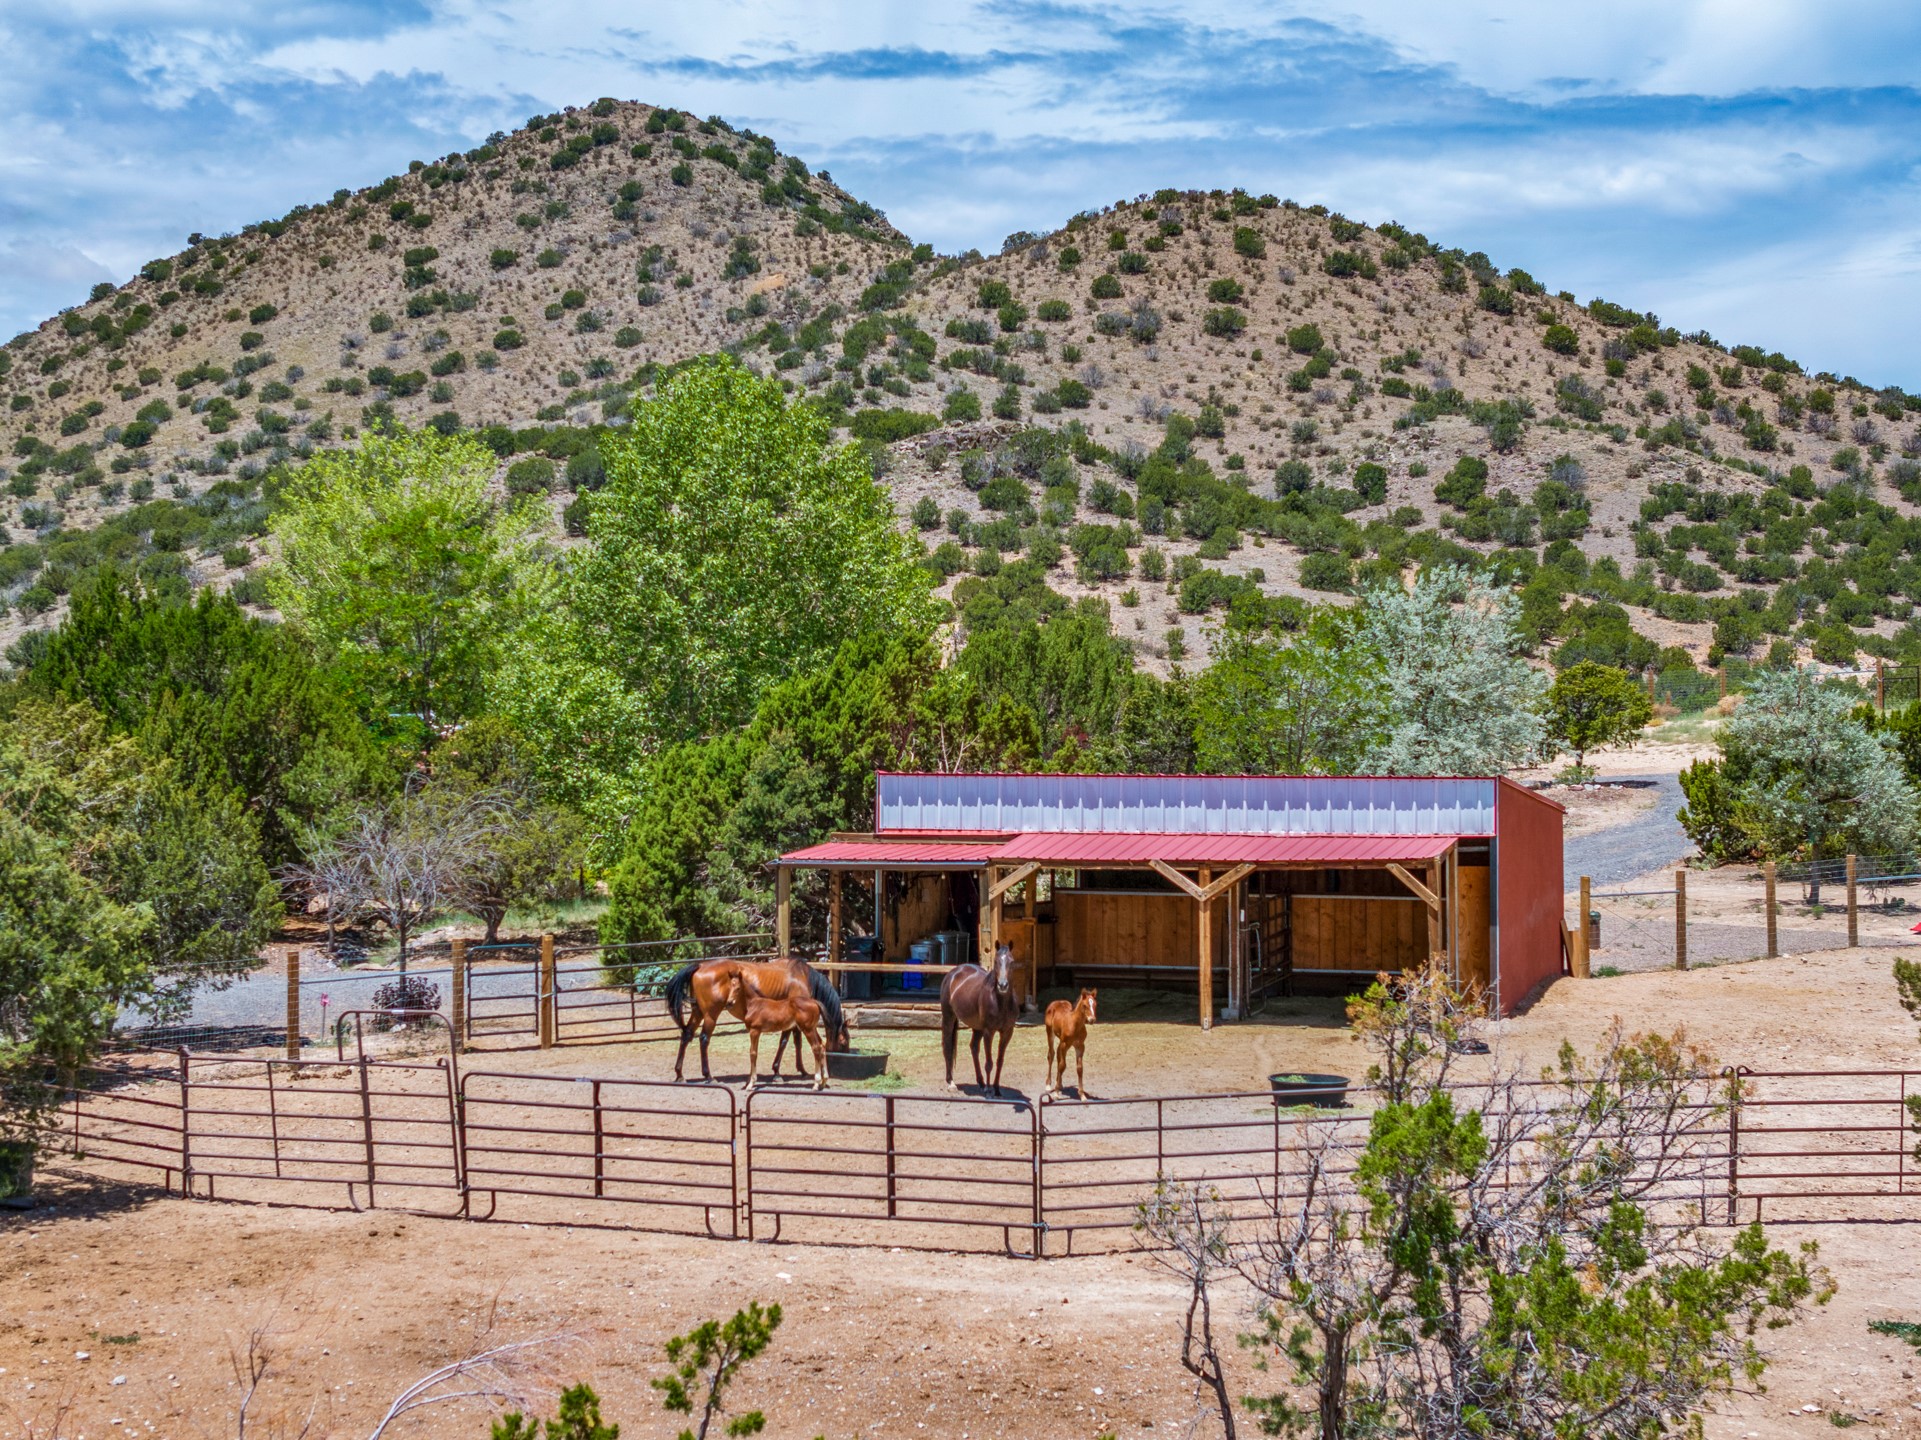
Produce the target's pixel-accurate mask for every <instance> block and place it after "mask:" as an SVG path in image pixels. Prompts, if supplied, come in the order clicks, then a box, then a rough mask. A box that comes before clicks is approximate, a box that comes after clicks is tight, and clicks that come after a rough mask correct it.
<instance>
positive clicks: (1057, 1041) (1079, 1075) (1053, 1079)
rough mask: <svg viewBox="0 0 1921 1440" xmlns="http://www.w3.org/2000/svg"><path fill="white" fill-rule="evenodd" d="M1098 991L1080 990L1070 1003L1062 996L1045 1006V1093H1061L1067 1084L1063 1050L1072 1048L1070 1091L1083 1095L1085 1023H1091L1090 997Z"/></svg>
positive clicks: (1065, 1060)
mask: <svg viewBox="0 0 1921 1440" xmlns="http://www.w3.org/2000/svg"><path fill="white" fill-rule="evenodd" d="M1099 993H1100V992H1099V991H1098V990H1083V991H1081V998H1080V999H1079V1000H1076V1001H1075V1002H1074V1003H1073V1004H1071V1005H1070V1004H1069V1003H1068V1002H1067V1001H1065V1000H1056V1001H1055V1002H1054V1003H1053V1004H1052V1005H1049V1006H1048V1007H1047V1079H1046V1082H1045V1083H1044V1084H1043V1085H1042V1087H1041V1088H1042V1090H1043V1091H1044V1092H1045V1093H1047V1094H1049V1095H1059V1094H1061V1093H1062V1091H1063V1088H1064V1087H1065V1086H1066V1084H1067V1052H1068V1051H1069V1050H1072V1051H1073V1052H1074V1094H1075V1095H1077V1096H1078V1097H1080V1098H1081V1099H1082V1100H1085V1099H1086V1098H1087V1027H1088V1026H1089V1025H1092V1024H1093V1023H1094V997H1095V996H1096V995H1098V994H1099ZM1057 1045H1058V1047H1059V1049H1058V1050H1057V1049H1056V1048H1055V1047H1056V1046H1057ZM1057 1055H1058V1057H1059V1065H1058V1068H1057V1067H1056V1064H1055V1057H1056V1056H1057Z"/></svg>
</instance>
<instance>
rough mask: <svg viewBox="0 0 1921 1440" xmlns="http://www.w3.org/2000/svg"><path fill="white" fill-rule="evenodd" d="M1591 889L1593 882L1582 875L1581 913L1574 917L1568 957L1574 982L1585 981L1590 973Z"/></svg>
mask: <svg viewBox="0 0 1921 1440" xmlns="http://www.w3.org/2000/svg"><path fill="white" fill-rule="evenodd" d="M1592 887H1593V882H1592V881H1590V880H1589V879H1588V877H1587V876H1585V875H1583V876H1582V877H1581V913H1580V914H1579V915H1576V916H1575V917H1574V954H1573V955H1572V956H1571V957H1570V958H1571V959H1572V960H1573V962H1574V978H1575V979H1576V980H1585V979H1587V978H1588V976H1589V975H1590V974H1591V973H1592V971H1591V970H1590V968H1589V966H1590V956H1589V955H1588V948H1587V942H1588V931H1587V924H1588V921H1587V917H1588V910H1589V907H1590V906H1591V905H1592V903H1593V902H1592V900H1591V899H1590V893H1589V892H1590V891H1591V889H1592Z"/></svg>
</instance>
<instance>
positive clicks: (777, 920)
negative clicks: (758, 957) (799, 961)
mask: <svg viewBox="0 0 1921 1440" xmlns="http://www.w3.org/2000/svg"><path fill="white" fill-rule="evenodd" d="M793 949H794V872H793V871H792V870H789V869H788V868H787V867H786V866H785V865H776V866H775V867H774V952H775V953H776V954H777V955H779V956H780V958H781V959H783V960H785V959H786V958H787V957H788V955H790V954H791V953H792V952H793Z"/></svg>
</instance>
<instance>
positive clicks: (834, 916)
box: [827, 870, 841, 989]
mask: <svg viewBox="0 0 1921 1440" xmlns="http://www.w3.org/2000/svg"><path fill="white" fill-rule="evenodd" d="M840 946H841V939H840V871H838V870H829V871H828V872H827V981H828V983H829V984H830V985H832V986H834V987H835V988H836V989H839V988H840V983H841V975H840Z"/></svg>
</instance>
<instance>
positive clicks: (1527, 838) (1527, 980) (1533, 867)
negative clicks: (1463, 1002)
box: [1494, 783, 1564, 1015]
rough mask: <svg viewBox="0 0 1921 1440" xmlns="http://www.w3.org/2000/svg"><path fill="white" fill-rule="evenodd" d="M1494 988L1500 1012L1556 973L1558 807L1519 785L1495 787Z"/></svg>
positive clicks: (1558, 958) (1558, 950)
mask: <svg viewBox="0 0 1921 1440" xmlns="http://www.w3.org/2000/svg"><path fill="white" fill-rule="evenodd" d="M1496 803H1497V807H1498V812H1497V824H1498V830H1497V836H1498V839H1497V842H1496V843H1497V847H1498V854H1499V861H1500V867H1501V872H1500V879H1499V888H1498V891H1497V893H1496V896H1495V911H1494V913H1495V916H1496V923H1497V925H1498V936H1497V943H1496V948H1495V959H1494V964H1495V967H1496V968H1495V990H1496V997H1497V1000H1498V1002H1499V1006H1500V1013H1501V1014H1503V1015H1509V1014H1512V1013H1513V1012H1514V1010H1515V1008H1516V1007H1517V1006H1519V1005H1520V1003H1521V1002H1522V1001H1523V1000H1525V999H1526V998H1527V997H1528V995H1529V994H1530V993H1531V992H1532V991H1533V990H1534V989H1535V988H1536V987H1537V986H1538V985H1540V984H1541V982H1542V981H1544V980H1551V979H1553V978H1554V977H1555V976H1557V975H1559V974H1560V973H1561V924H1562V918H1563V917H1562V886H1563V884H1564V881H1563V878H1562V875H1561V844H1562V819H1563V816H1562V811H1561V807H1560V806H1558V805H1555V804H1553V803H1552V802H1550V801H1547V800H1543V799H1541V798H1540V797H1539V796H1536V795H1534V794H1532V793H1530V792H1529V791H1526V790H1523V789H1522V788H1521V787H1520V786H1518V785H1513V784H1509V783H1502V784H1501V785H1500V787H1499V789H1498V792H1497V801H1496Z"/></svg>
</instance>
